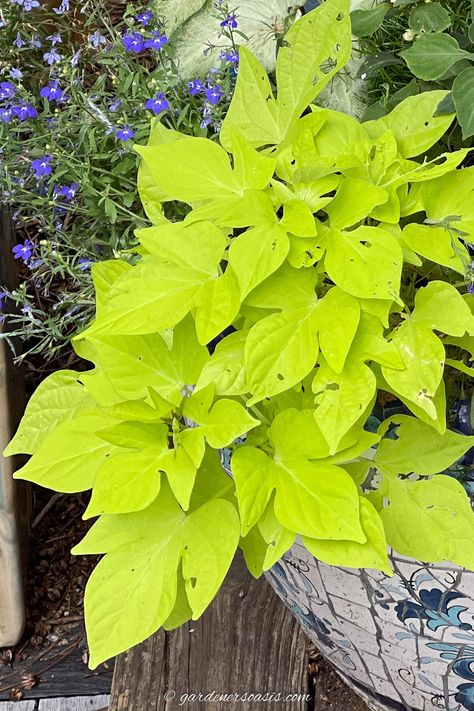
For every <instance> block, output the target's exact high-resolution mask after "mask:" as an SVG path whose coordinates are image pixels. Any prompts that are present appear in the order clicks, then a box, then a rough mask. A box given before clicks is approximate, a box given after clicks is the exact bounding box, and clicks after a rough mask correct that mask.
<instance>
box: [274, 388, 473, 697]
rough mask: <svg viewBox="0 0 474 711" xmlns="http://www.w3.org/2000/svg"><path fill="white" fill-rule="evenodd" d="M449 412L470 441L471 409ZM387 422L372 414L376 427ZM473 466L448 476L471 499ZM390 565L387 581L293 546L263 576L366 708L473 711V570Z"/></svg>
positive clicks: (405, 562)
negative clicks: (326, 561)
mask: <svg viewBox="0 0 474 711" xmlns="http://www.w3.org/2000/svg"><path fill="white" fill-rule="evenodd" d="M391 408H392V409H393V411H396V408H397V404H396V403H393V404H392V405H391ZM454 409H455V413H452V414H454V415H455V428H456V429H457V430H458V431H460V432H463V433H464V434H472V429H473V428H472V422H471V402H470V401H468V400H465V401H461V402H459V403H457V404H456V406H455V408H454ZM389 414H390V413H389V412H388V411H387V407H384V408H383V409H381V408H380V406H378V407H377V409H376V410H375V411H374V413H373V415H372V417H371V419H373V420H374V422H373V423H372V424H373V426H374V428H376V427H377V426H378V424H379V423H380V421H381V420H382V419H385V417H387V416H389ZM472 461H473V452H472V451H471V452H470V453H468V454H467V455H466V457H465V458H464V459H463V460H462V461H461V462H459V463H458V464H457V465H456V466H455V467H453V469H452V470H451V471H449V472H446V473H448V474H451V475H454V476H456V477H457V478H460V479H461V480H462V481H463V482H464V484H465V487H466V490H467V491H468V493H469V494H471V495H472V494H473V493H474V483H473V478H474V472H473V468H472ZM473 545H474V541H473ZM390 559H391V563H392V567H393V570H394V575H393V576H392V577H389V576H387V575H385V574H384V573H381V572H379V571H374V570H356V569H352V568H351V569H349V568H336V567H331V566H328V565H325V564H324V563H321V562H319V561H318V560H316V559H315V558H314V556H312V555H311V554H310V553H309V552H308V551H307V550H306V549H305V548H304V547H303V545H301V544H300V543H296V544H295V545H294V546H293V548H291V550H290V551H288V553H287V554H286V555H285V556H284V557H283V559H282V560H280V561H279V563H277V565H275V566H274V567H273V568H272V569H271V570H270V571H269V572H268V573H267V578H268V581H269V582H270V584H271V585H272V587H273V588H274V589H275V590H276V592H277V593H278V595H279V596H280V597H281V598H282V599H283V601H284V602H285V603H286V605H288V607H289V608H290V609H291V610H292V612H293V613H294V614H295V615H296V616H297V618H298V619H299V620H300V622H301V624H302V626H303V628H304V629H305V631H306V633H307V634H308V636H309V637H310V638H311V639H312V640H313V642H314V643H315V644H316V646H317V647H318V648H319V649H320V650H321V652H322V653H323V654H324V656H325V657H326V658H327V659H328V660H329V661H330V662H331V663H332V664H333V665H334V666H335V667H336V669H337V670H338V672H339V673H340V675H341V676H342V677H343V678H344V679H345V681H346V682H347V683H348V684H349V685H350V686H352V687H353V688H354V689H355V690H356V691H357V692H358V693H359V694H360V695H361V696H362V697H363V698H364V699H365V701H366V702H367V704H368V705H369V706H370V708H372V709H374V710H376V711H388V710H389V709H390V710H397V711H402V710H403V711H439V710H440V709H444V711H462V710H463V709H467V710H468V711H474V572H470V571H467V570H464V569H462V568H459V567H457V566H455V565H451V564H449V563H443V564H440V565H430V564H427V563H426V562H421V561H417V560H413V559H410V558H405V557H404V556H400V555H398V554H397V553H395V552H393V551H392V552H391V554H390Z"/></svg>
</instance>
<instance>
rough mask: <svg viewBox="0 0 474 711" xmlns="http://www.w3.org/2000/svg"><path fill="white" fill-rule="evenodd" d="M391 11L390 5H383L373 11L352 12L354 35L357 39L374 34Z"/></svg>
mask: <svg viewBox="0 0 474 711" xmlns="http://www.w3.org/2000/svg"><path fill="white" fill-rule="evenodd" d="M389 10H390V4H389V3H383V4H382V5H379V6H378V7H376V8H374V9H373V10H354V12H351V25H352V34H354V35H355V36H356V37H367V36H368V35H371V34H373V33H374V32H375V31H376V30H378V28H379V27H380V25H381V24H382V22H383V21H384V18H385V15H386V14H387V12H388V11H389Z"/></svg>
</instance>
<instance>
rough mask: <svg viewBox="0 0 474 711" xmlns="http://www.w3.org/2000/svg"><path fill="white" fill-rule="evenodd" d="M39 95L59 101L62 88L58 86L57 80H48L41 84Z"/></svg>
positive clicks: (61, 96)
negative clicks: (43, 84) (46, 82)
mask: <svg viewBox="0 0 474 711" xmlns="http://www.w3.org/2000/svg"><path fill="white" fill-rule="evenodd" d="M40 96H42V97H43V99H48V100H49V101H61V99H62V98H63V96H64V93H63V91H62V89H60V88H59V82H58V81H50V82H49V84H47V85H46V86H43V88H42V89H41V91H40Z"/></svg>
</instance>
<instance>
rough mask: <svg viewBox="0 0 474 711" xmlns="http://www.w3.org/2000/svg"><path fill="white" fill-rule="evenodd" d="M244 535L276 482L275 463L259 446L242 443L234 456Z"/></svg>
mask: <svg viewBox="0 0 474 711" xmlns="http://www.w3.org/2000/svg"><path fill="white" fill-rule="evenodd" d="M231 466H232V476H233V478H234V481H235V489H236V494H237V501H238V504H239V513H240V526H241V533H242V536H246V535H247V534H248V533H249V531H250V529H251V528H253V526H255V524H256V523H258V521H259V520H260V519H261V517H262V516H263V513H264V511H265V509H266V507H267V504H268V502H269V500H270V496H271V494H272V491H273V489H274V486H275V464H274V462H273V461H272V460H271V459H270V457H268V456H267V455H266V454H265V452H263V451H262V450H261V449H257V448H256V447H248V446H245V447H239V448H238V449H237V450H236V451H235V452H234V454H233V456H232V463H231Z"/></svg>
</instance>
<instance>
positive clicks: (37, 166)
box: [31, 156, 53, 178]
mask: <svg viewBox="0 0 474 711" xmlns="http://www.w3.org/2000/svg"><path fill="white" fill-rule="evenodd" d="M51 161H52V156H42V157H41V158H36V159H35V160H34V161H32V163H31V170H32V171H33V172H34V174H35V175H36V177H37V178H41V176H43V175H50V174H51V172H52V170H53V169H52V168H51V165H50V163H51Z"/></svg>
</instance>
